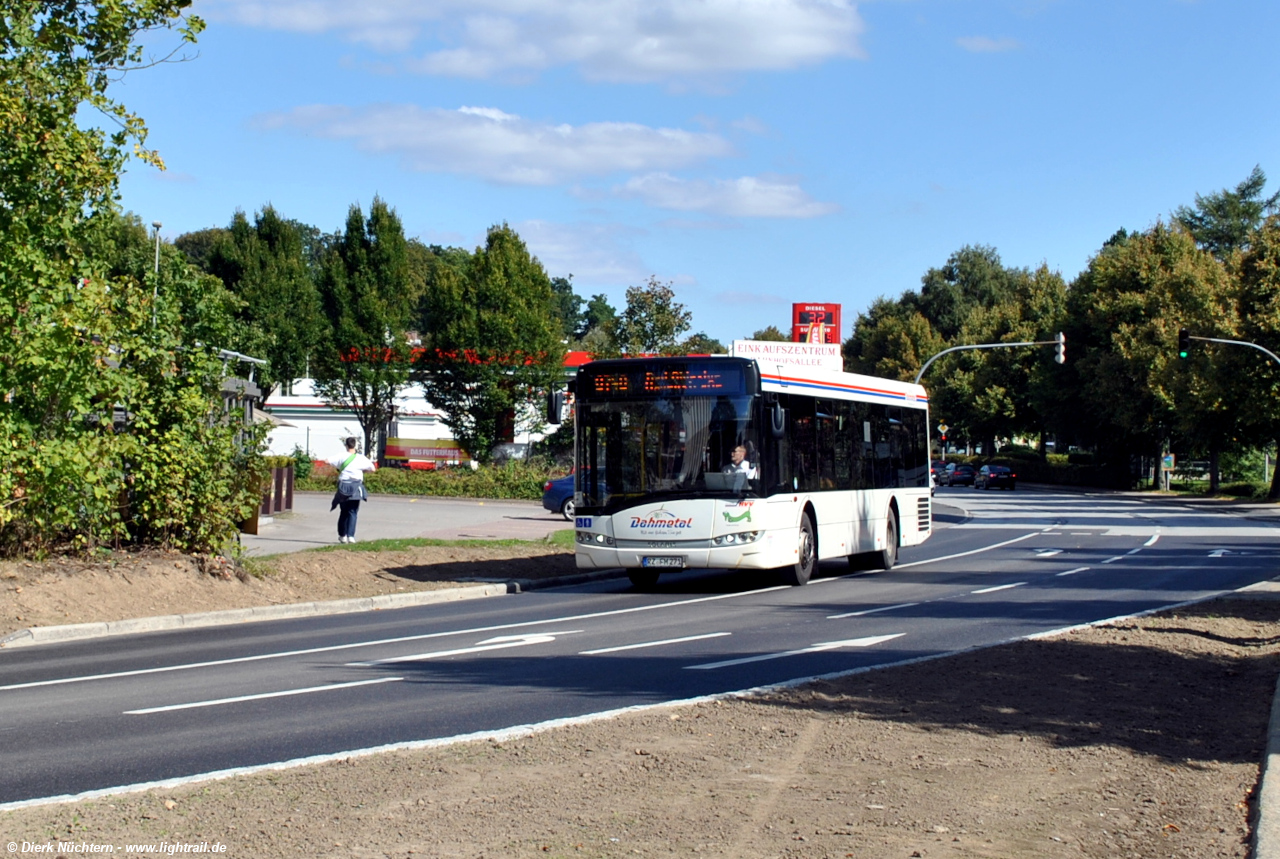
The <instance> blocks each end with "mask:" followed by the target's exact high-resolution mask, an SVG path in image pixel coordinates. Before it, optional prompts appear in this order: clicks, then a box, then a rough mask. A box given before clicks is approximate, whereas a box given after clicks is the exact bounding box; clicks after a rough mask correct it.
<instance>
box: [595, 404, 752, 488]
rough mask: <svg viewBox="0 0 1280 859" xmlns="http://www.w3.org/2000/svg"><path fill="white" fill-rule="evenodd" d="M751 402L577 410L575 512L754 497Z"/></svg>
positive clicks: (640, 405) (650, 405)
mask: <svg viewBox="0 0 1280 859" xmlns="http://www.w3.org/2000/svg"><path fill="white" fill-rule="evenodd" d="M755 401H756V397H755V396H752V395H747V394H734V395H721V396H707V395H692V396H686V395H679V394H677V395H674V396H659V397H655V398H644V399H635V400H629V399H615V400H608V401H605V402H598V401H597V402H589V403H580V404H579V406H578V415H577V421H578V437H577V457H576V458H577V473H578V491H579V492H581V493H582V498H581V500H580V503H579V507H580V508H593V509H603V508H610V507H616V506H617V505H620V504H624V503H625V504H630V503H635V502H636V501H637V500H640V499H648V498H651V497H662V496H666V497H672V496H679V497H685V498H688V497H698V496H702V495H721V496H729V497H733V496H743V495H752V494H755V493H756V492H758V490H759V485H760V481H759V479H758V478H759V474H758V468H759V463H758V461H757V456H758V454H757V442H756V431H755V421H754V417H753V415H754V407H755ZM735 451H736V452H735Z"/></svg>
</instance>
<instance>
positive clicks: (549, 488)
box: [542, 474, 573, 522]
mask: <svg viewBox="0 0 1280 859" xmlns="http://www.w3.org/2000/svg"><path fill="white" fill-rule="evenodd" d="M542 506H543V507H545V508H546V509H548V510H550V511H551V512H552V513H559V514H560V515H561V516H563V517H564V518H566V519H568V520H569V521H570V522H572V521H573V475H572V474H566V475H565V476H564V477H556V478H553V479H551V480H548V481H547V482H546V483H545V484H544V485H543V487H542Z"/></svg>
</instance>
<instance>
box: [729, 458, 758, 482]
mask: <svg viewBox="0 0 1280 859" xmlns="http://www.w3.org/2000/svg"><path fill="white" fill-rule="evenodd" d="M722 471H723V472H724V473H725V474H745V475H746V476H747V479H748V480H755V479H756V468H755V466H754V465H752V464H751V463H750V462H748V461H747V460H745V459H744V460H742V462H740V463H738V464H737V465H734V464H733V463H732V462H731V463H729V464H728V465H726V466H725V467H724V468H723V469H722Z"/></svg>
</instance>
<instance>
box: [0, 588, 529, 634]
mask: <svg viewBox="0 0 1280 859" xmlns="http://www.w3.org/2000/svg"><path fill="white" fill-rule="evenodd" d="M520 589H521V585H520V584H519V583H516V582H501V583H493V584H481V585H472V586H470V587H465V588H441V589H439V590H433V591H413V592H411V593H404V594H382V595H380V596H373V597H355V598H353V599H345V600H329V601H326V602H305V603H289V604H288V605H273V606H258V607H255V608H235V609H226V610H224V611H205V612H197V613H194V614H168V615H159V616H156V617H140V618H134V619H133V620H112V621H104V622H101V623H72V624H66V625H64V626H34V627H30V628H29V629H20V630H18V631H17V632H12V633H10V634H9V635H7V636H5V637H4V638H0V647H21V646H23V645H27V644H47V643H49V642H54V641H75V640H77V639H85V638H100V637H102V636H107V635H129V634H133V633H139V632H159V631H163V630H170V629H200V628H203V627H209V626H225V625H228V624H233V623H251V622H255V621H261V620H284V619H288V618H295V617H320V616H322V615H330V614H351V613H354V612H362V611H380V610H383V609H393V608H408V607H410V606H417V605H430V604H432V603H442V602H456V601H459V600H467V599H479V598H482V597H490V596H500V595H503V594H508V593H518V592H519V591H520Z"/></svg>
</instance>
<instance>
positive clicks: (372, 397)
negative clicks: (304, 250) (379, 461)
mask: <svg viewBox="0 0 1280 859" xmlns="http://www.w3.org/2000/svg"><path fill="white" fill-rule="evenodd" d="M317 287H318V289H319V293H320V306H321V312H322V314H323V316H324V321H325V328H324V331H323V334H322V336H321V340H320V343H321V346H320V348H319V349H318V350H317V352H316V356H315V360H314V361H313V362H312V368H313V370H312V375H313V377H314V378H315V380H316V392H317V393H318V394H319V395H320V396H321V397H322V398H324V399H325V400H326V401H328V402H330V403H332V404H334V405H335V406H338V407H340V408H344V409H349V410H351V411H352V412H354V413H355V415H356V420H357V421H359V422H360V428H361V430H362V431H363V432H364V449H365V451H366V452H367V453H368V454H370V455H373V456H381V453H382V450H381V442H382V441H383V436H384V433H385V430H386V427H387V424H388V423H389V422H390V421H391V419H392V417H393V416H394V415H395V402H396V397H397V396H398V395H399V393H400V391H401V389H402V388H404V386H405V385H406V384H407V383H408V381H409V369H410V359H411V351H410V345H409V343H408V340H407V337H406V333H407V331H408V330H409V327H410V325H411V324H412V321H413V310H414V307H415V304H416V302H417V299H418V294H417V292H416V291H415V286H414V277H413V271H412V268H411V266H410V262H409V250H408V242H407V241H406V239H405V236H404V228H403V226H402V225H401V223H400V218H399V217H398V216H397V215H396V213H395V211H394V210H393V209H391V208H390V207H389V206H388V205H387V204H386V203H384V202H383V201H382V199H381V198H379V197H374V198H373V205H372V206H370V208H369V217H368V219H366V218H365V216H364V213H363V212H362V211H361V209H360V206H359V205H358V204H353V205H352V206H351V208H350V210H349V211H348V213H347V223H346V227H345V228H344V229H343V231H342V232H341V234H339V236H338V239H337V240H336V242H334V244H333V246H332V247H330V248H329V250H328V252H327V254H326V255H325V258H324V262H323V265H322V267H321V275H320V281H319V283H318V284H317Z"/></svg>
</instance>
